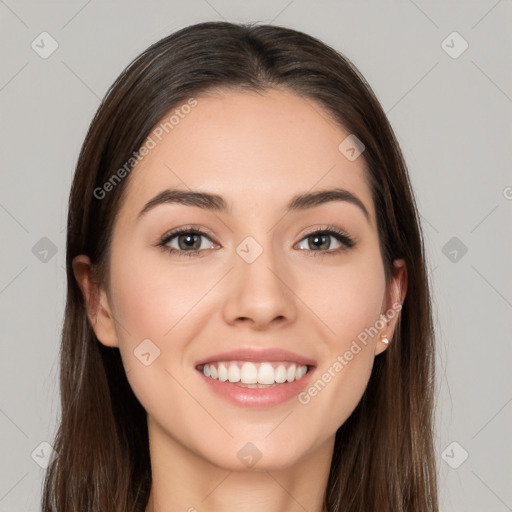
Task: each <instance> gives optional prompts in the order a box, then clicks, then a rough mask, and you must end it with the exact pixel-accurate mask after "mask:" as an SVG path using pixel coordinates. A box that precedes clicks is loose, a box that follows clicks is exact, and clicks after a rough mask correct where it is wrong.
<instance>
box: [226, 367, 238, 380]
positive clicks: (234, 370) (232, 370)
mask: <svg viewBox="0 0 512 512" xmlns="http://www.w3.org/2000/svg"><path fill="white" fill-rule="evenodd" d="M228 380H229V382H238V381H239V380H240V368H238V366H237V365H236V364H230V365H229V368H228Z"/></svg>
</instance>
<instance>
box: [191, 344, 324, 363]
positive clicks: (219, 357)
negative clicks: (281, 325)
mask: <svg viewBox="0 0 512 512" xmlns="http://www.w3.org/2000/svg"><path fill="white" fill-rule="evenodd" d="M217 361H254V362H255V363H263V362H269V363H271V362H273V361H276V362H277V361H290V362H292V363H297V364H299V365H301V366H315V361H314V360H313V359H310V358H308V357H304V356H301V355H299V354H296V353H295V352H291V351H290V350H285V349H281V348H266V349H253V348H239V349H236V350H231V351H229V352H220V353H217V354H213V355H211V356H208V357H204V358H202V359H199V360H198V361H196V363H195V366H196V367H197V366H200V365H202V364H206V363H214V362H217Z"/></svg>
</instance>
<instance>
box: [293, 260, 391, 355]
mask: <svg viewBox="0 0 512 512" xmlns="http://www.w3.org/2000/svg"><path fill="white" fill-rule="evenodd" d="M308 275H309V276H311V275H314V276H315V277H314V279H311V278H310V277H309V276H308V278H307V279H306V280H305V281H304V282H305V284H303V285H301V289H302V291H301V292H300V296H301V297H304V302H305V303H306V304H307V305H308V307H309V308H310V309H311V311H312V312H313V313H314V314H315V315H316V316H317V317H318V318H319V319H320V320H321V321H322V323H323V324H324V326H325V327H326V331H325V332H326V335H327V340H328V342H329V345H330V348H331V350H335V351H336V352H340V351H344V350H346V348H347V347H348V346H350V342H351V341H352V340H353V339H356V338H357V337H358V336H359V335H361V334H362V333H364V332H366V331H365V330H367V329H369V328H370V327H371V326H374V325H375V322H376V321H377V320H378V319H379V314H380V311H381V307H382V303H383V299H384V295H385V278H384V269H383V267H382V264H381V263H380V260H378V254H377V255H373V254H370V255H364V254H362V253H361V254H360V256H357V257H354V258H351V260H350V262H349V261H348V260H347V263H346V264H342V265H340V266H339V267H335V266H332V267H329V268H327V267H324V268H317V269H316V270H315V271H313V270H312V271H311V272H308ZM361 337H364V334H363V335H362V336H361ZM368 338H369V339H368V341H371V339H370V337H368ZM327 340H326V341H327Z"/></svg>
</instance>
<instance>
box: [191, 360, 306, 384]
mask: <svg viewBox="0 0 512 512" xmlns="http://www.w3.org/2000/svg"><path fill="white" fill-rule="evenodd" d="M311 368H312V366H310V365H299V364H296V363H293V362H291V361H279V362H276V361H273V362H252V361H216V362H211V363H205V364H200V365H198V366H197V367H196V369H197V370H198V371H200V372H201V373H202V374H203V375H204V376H205V377H207V378H211V379H214V380H218V381H220V382H229V383H231V384H234V385H236V386H239V387H244V388H270V387H275V386H281V385H285V384H288V383H290V382H294V381H296V380H300V379H302V378H303V377H304V376H305V375H306V374H307V373H308V372H309V371H310V370H311Z"/></svg>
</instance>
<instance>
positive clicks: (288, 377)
mask: <svg viewBox="0 0 512 512" xmlns="http://www.w3.org/2000/svg"><path fill="white" fill-rule="evenodd" d="M295 371H296V365H295V364H292V365H291V366H290V367H289V368H288V371H287V373H286V380H287V381H288V382H293V381H294V380H295Z"/></svg>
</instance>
